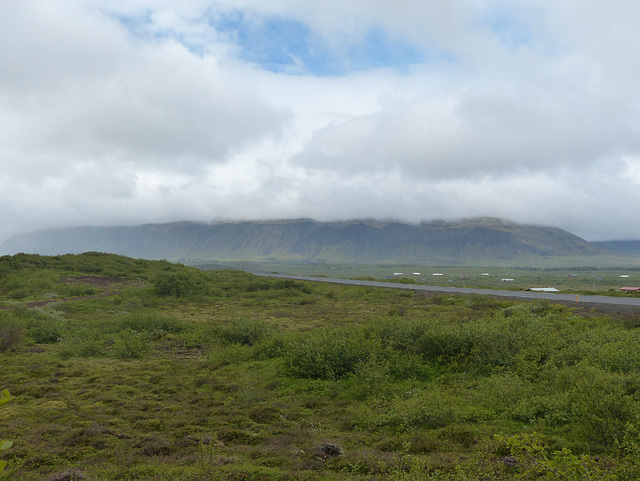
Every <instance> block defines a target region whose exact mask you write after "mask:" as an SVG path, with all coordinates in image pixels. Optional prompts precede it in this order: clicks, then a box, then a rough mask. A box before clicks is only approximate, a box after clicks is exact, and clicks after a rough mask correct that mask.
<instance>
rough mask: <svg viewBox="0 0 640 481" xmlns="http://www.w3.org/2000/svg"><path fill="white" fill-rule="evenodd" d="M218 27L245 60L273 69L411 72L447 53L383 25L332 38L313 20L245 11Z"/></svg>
mask: <svg viewBox="0 0 640 481" xmlns="http://www.w3.org/2000/svg"><path fill="white" fill-rule="evenodd" d="M211 26H212V28H215V29H216V30H218V31H219V32H221V33H223V34H226V35H227V36H228V38H229V40H230V41H231V42H233V43H234V44H235V45H236V47H237V49H238V52H239V53H238V56H239V58H240V59H241V60H243V61H246V62H249V63H252V64H254V65H257V66H259V67H260V68H263V69H265V70H269V71H272V72H278V73H280V72H286V73H291V74H300V75H316V76H339V75H346V74H348V73H350V72H355V71H362V70H368V69H376V68H391V69H396V70H399V71H405V70H407V69H408V68H410V67H411V66H412V65H415V64H419V63H423V62H425V61H428V60H435V59H437V60H442V59H445V58H446V55H444V54H442V53H437V54H434V53H432V52H431V53H428V52H425V51H424V50H421V49H419V48H417V47H415V46H412V45H410V44H408V43H406V42H403V41H401V40H396V39H393V38H392V37H390V36H389V35H388V34H386V33H385V32H384V31H383V30H382V29H380V28H371V29H369V31H368V32H367V33H366V35H365V36H364V37H363V38H361V39H359V40H358V41H344V42H342V43H339V44H336V43H331V42H327V41H326V39H324V38H322V37H321V36H320V35H319V34H317V33H316V32H314V31H313V30H311V29H310V28H309V27H308V26H307V25H305V24H304V23H302V22H299V21H297V20H294V19H290V18H283V17H265V18H257V19H256V18H251V19H248V18H246V17H245V16H244V15H243V14H242V13H240V12H235V13H234V14H231V15H227V16H224V17H222V18H216V19H212V20H211Z"/></svg>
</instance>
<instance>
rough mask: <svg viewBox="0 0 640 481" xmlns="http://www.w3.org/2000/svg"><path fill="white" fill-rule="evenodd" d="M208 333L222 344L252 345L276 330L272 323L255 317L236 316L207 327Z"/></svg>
mask: <svg viewBox="0 0 640 481" xmlns="http://www.w3.org/2000/svg"><path fill="white" fill-rule="evenodd" d="M207 331H208V335H209V336H210V337H211V338H213V339H215V340H216V341H217V342H219V343H222V344H244V345H246V346H253V345H254V344H257V343H258V342H260V341H262V340H264V339H266V338H268V337H270V336H271V335H273V334H274V333H275V332H276V329H275V327H273V326H272V325H270V324H268V323H266V322H264V321H261V320H255V319H248V318H244V317H241V318H236V319H231V320H229V321H228V322H225V323H221V324H214V325H211V326H209V327H208V328H207Z"/></svg>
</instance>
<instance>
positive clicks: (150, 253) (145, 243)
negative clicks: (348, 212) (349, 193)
mask: <svg viewBox="0 0 640 481" xmlns="http://www.w3.org/2000/svg"><path fill="white" fill-rule="evenodd" d="M87 251H99V252H108V253H114V254H121V255H126V256H130V257H136V258H144V259H168V260H185V259H211V260H247V261H251V260H300V261H310V262H367V263H389V262H394V263H426V262H428V263H442V264H451V263H470V262H471V263H474V264H477V263H482V262H490V261H508V260H517V259H523V258H524V259H535V258H549V257H554V256H557V257H562V256H592V255H601V254H603V253H604V252H606V251H604V250H603V249H601V248H600V247H597V246H595V245H593V244H590V243H589V242H587V241H586V240H584V239H582V238H580V237H578V236H576V235H573V234H571V233H569V232H567V231H564V230H562V229H558V228H555V227H544V226H532V225H522V224H516V223H513V222H508V221H504V220H499V219H494V218H479V219H468V220H462V221H457V222H449V221H433V222H428V223H427V222H425V223H421V224H408V223H402V222H381V221H372V220H354V221H341V222H317V221H314V220H309V219H298V220H275V221H253V222H219V223H210V224H205V223H196V222H176V223H170V224H145V225H139V226H119V227H69V228H59V229H52V230H43V231H38V232H32V233H23V234H18V235H15V236H13V237H11V238H10V239H8V240H7V241H5V242H4V243H3V244H2V245H0V252H2V253H3V254H15V253H19V252H25V253H36V254H41V255H57V254H66V253H70V254H75V253H82V252H87Z"/></svg>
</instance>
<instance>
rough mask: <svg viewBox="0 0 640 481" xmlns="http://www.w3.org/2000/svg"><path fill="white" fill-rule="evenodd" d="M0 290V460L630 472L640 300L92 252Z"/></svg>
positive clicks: (33, 260) (214, 474)
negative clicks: (601, 302)
mask: <svg viewBox="0 0 640 481" xmlns="http://www.w3.org/2000/svg"><path fill="white" fill-rule="evenodd" d="M0 307H2V309H0V369H1V371H0V372H2V376H1V377H0V389H5V388H6V389H8V390H9V391H10V392H11V402H9V403H6V404H4V405H2V407H0V438H1V439H3V440H7V441H0V443H2V444H0V447H7V448H8V447H10V449H3V450H1V451H0V459H1V461H2V463H0V466H3V465H4V470H3V471H2V472H1V473H0V480H3V479H7V480H8V479H20V480H27V481H28V480H43V479H44V480H47V479H48V480H72V479H74V480H75V479H84V480H136V479H140V480H185V481H190V480H210V479H213V480H215V479H220V480H332V479H333V480H341V479H345V480H346V479H356V480H368V479H373V480H375V479H379V480H383V479H390V480H396V481H400V480H402V481H413V480H460V481H462V480H489V479H491V480H500V479H503V480H511V479H522V480H535V479H560V480H581V479H590V480H635V479H638V478H639V477H640V431H639V428H638V427H639V426H640V331H638V330H637V329H636V327H637V326H638V325H640V313H638V314H634V313H627V314H625V315H624V317H621V315H613V316H611V315H605V314H603V313H600V312H598V311H594V310H591V309H585V308H581V307H579V306H576V307H574V308H571V307H566V306H559V305H555V304H552V303H549V302H547V301H536V302H531V303H526V302H519V301H509V300H496V299H492V298H484V297H479V296H451V295H449V294H439V295H435V296H429V295H425V294H420V293H416V292H412V291H396V290H391V289H375V288H369V287H366V288H362V287H351V286H337V285H331V284H324V283H303V282H297V281H291V280H281V279H268V278H261V277H256V276H254V275H251V274H248V273H246V272H241V271H231V270H217V271H199V270H196V269H193V268H189V267H185V266H183V265H179V264H170V263H168V262H164V261H143V260H135V259H129V258H126V257H120V256H115V255H106V254H98V253H86V254H82V255H67V256H56V257H43V256H36V255H24V254H19V255H16V256H11V257H9V256H6V257H2V258H0ZM3 399H5V398H3ZM6 399H8V393H7V394H6ZM9 440H10V441H9ZM5 443H8V444H5ZM11 443H12V445H11ZM5 463H6V464H5Z"/></svg>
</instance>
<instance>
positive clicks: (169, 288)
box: [153, 270, 206, 297]
mask: <svg viewBox="0 0 640 481" xmlns="http://www.w3.org/2000/svg"><path fill="white" fill-rule="evenodd" d="M205 286H206V281H205V279H204V277H203V276H202V274H201V273H200V272H198V271H196V270H189V271H184V272H163V273H161V274H159V275H158V276H156V277H155V278H154V279H153V287H154V290H155V292H156V294H158V295H159V296H175V297H185V296H194V295H197V294H203V293H204V292H205Z"/></svg>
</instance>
